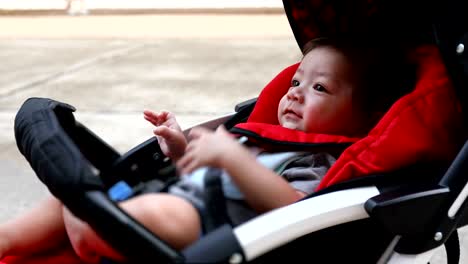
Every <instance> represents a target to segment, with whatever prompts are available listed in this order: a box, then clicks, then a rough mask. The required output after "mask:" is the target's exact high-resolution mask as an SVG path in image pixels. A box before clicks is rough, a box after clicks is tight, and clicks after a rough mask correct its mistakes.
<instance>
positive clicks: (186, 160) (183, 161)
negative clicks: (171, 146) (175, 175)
mask: <svg viewBox="0 0 468 264" xmlns="http://www.w3.org/2000/svg"><path fill="white" fill-rule="evenodd" d="M192 159H193V156H192V155H190V153H186V154H185V155H184V156H182V158H180V159H179V160H178V161H177V163H176V167H177V169H178V170H179V172H180V174H181V175H183V174H185V173H184V171H185V167H186V166H187V165H188V164H190V163H191V162H192Z"/></svg>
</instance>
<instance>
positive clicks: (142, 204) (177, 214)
mask: <svg viewBox="0 0 468 264" xmlns="http://www.w3.org/2000/svg"><path fill="white" fill-rule="evenodd" d="M121 207H122V208H123V209H124V210H125V211H127V212H128V213H129V214H130V215H131V216H133V217H134V218H135V219H137V220H138V221H140V222H141V223H142V224H143V225H144V226H145V227H146V228H148V229H149V230H150V231H152V232H153V233H155V234H156V235H158V236H159V237H160V238H161V239H162V240H164V241H166V242H168V243H169V244H170V245H171V246H173V247H174V248H176V249H182V248H184V247H186V246H187V245H189V244H191V243H193V242H194V241H196V240H197V239H198V238H199V236H200V232H201V225H200V218H199V215H198V212H197V210H196V209H195V208H194V207H193V206H192V204H190V203H189V202H187V201H186V200H184V199H182V198H180V197H177V196H174V195H170V194H165V193H154V194H145V195H141V196H137V197H135V198H132V199H130V200H127V201H125V202H123V203H122V204H121Z"/></svg>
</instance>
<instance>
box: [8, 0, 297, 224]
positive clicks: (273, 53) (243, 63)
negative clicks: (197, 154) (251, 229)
mask: <svg viewBox="0 0 468 264" xmlns="http://www.w3.org/2000/svg"><path fill="white" fill-rule="evenodd" d="M299 58H300V51H299V48H298V46H297V44H296V42H295V39H294V37H293V35H292V32H291V29H290V27H289V23H288V21H287V18H286V16H285V14H284V11H283V7H282V2H281V0H231V1H224V0H223V1H220V0H171V1H168V0H113V1H110V0H73V1H67V0H0V61H2V63H1V64H0V175H1V177H0V193H1V197H2V198H1V199H0V211H1V214H0V222H2V221H5V220H7V219H9V218H11V217H12V216H14V215H17V214H18V213H20V212H22V211H24V210H26V209H27V208H30V207H31V206H32V205H33V204H34V203H35V202H37V200H39V199H42V198H43V197H44V196H45V195H46V194H47V190H46V189H45V187H44V186H43V185H42V184H41V183H40V182H39V180H38V179H37V178H36V176H35V175H34V173H33V171H32V169H31V168H30V167H29V164H27V162H26V160H25V159H24V158H23V157H22V156H21V154H20V153H19V151H18V150H17V147H16V143H15V139H14V132H13V126H14V117H15V115H16V113H17V111H18V109H19V107H20V106H21V104H22V103H23V102H24V101H25V100H26V99H27V98H29V97H48V98H53V99H56V100H59V101H63V102H66V103H69V104H71V105H73V106H75V107H76V108H77V112H76V117H77V119H78V121H80V122H81V123H83V124H84V125H86V126H87V127H88V128H90V129H91V130H92V131H94V132H95V133H96V134H97V135H99V136H100V137H101V138H103V139H104V140H105V141H106V142H108V143H109V144H110V145H111V146H113V147H114V148H116V149H117V150H118V151H119V152H121V153H124V152H126V151H128V150H129V149H131V148H132V147H134V146H136V145H138V144H139V143H141V142H143V141H145V140H146V139H148V138H149V137H151V136H152V126H151V125H149V123H147V122H146V121H145V120H144V119H143V116H142V111H143V110H144V109H146V108H148V109H153V110H162V109H165V110H170V111H173V112H174V113H175V114H176V115H177V117H178V120H179V122H180V123H181V125H182V127H183V128H187V127H190V126H193V125H195V124H197V123H199V122H202V121H207V120H210V119H212V118H214V117H217V116H220V115H225V114H227V113H230V112H232V111H233V110H234V106H235V104H237V103H239V102H242V101H244V100H247V99H250V98H252V97H255V96H257V95H258V93H259V91H260V90H261V89H262V88H263V87H264V85H265V84H267V83H268V82H269V81H270V80H271V79H272V78H273V77H274V76H275V75H276V74H277V73H279V72H280V71H281V70H282V69H283V68H285V67H287V66H289V65H291V64H293V63H295V62H297V61H298V60H299Z"/></svg>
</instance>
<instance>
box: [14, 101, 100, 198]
mask: <svg viewBox="0 0 468 264" xmlns="http://www.w3.org/2000/svg"><path fill="white" fill-rule="evenodd" d="M73 111H75V109H74V107H72V106H70V105H68V104H64V103H60V102H57V101H54V100H51V99H45V98H30V99H28V100H27V101H26V102H25V103H24V104H23V105H22V107H21V108H20V110H19V111H18V113H17V115H16V118H15V138H16V143H17V146H18V149H19V150H20V152H21V153H22V154H23V155H24V157H25V158H26V160H27V161H28V162H29V164H30V165H31V167H32V169H33V170H34V172H35V173H36V174H37V176H38V177H39V179H40V180H41V181H42V182H43V183H44V184H45V185H46V186H47V187H48V188H49V190H50V192H51V193H52V194H53V195H54V196H56V197H57V198H59V199H60V200H62V201H68V200H70V199H75V198H74V197H76V196H80V194H81V193H82V192H83V191H86V190H97V189H101V188H102V183H101V181H100V180H99V178H97V177H95V175H94V173H93V171H92V167H91V165H90V163H89V162H88V161H87V160H86V159H85V158H84V157H83V155H82V154H81V152H80V150H79V149H78V148H77V147H76V146H75V144H74V143H73V141H72V140H71V139H70V137H68V135H67V133H66V132H65V131H64V130H63V128H62V125H61V122H60V121H59V119H58V116H61V117H62V118H63V119H66V121H64V123H74V122H75V120H74V117H73V114H72V112H73Z"/></svg>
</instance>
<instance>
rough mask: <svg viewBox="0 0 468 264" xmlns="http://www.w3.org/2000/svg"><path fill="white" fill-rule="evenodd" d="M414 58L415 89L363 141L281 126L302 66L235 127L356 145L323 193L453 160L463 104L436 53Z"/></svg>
mask: <svg viewBox="0 0 468 264" xmlns="http://www.w3.org/2000/svg"><path fill="white" fill-rule="evenodd" d="M413 55H414V57H413V59H414V60H415V61H416V62H417V63H418V65H419V66H418V70H417V81H416V86H415V88H414V90H413V91H412V92H411V93H409V94H407V95H405V96H403V97H402V98H400V99H399V100H398V101H397V102H395V104H394V105H393V106H392V107H391V108H390V109H389V111H388V112H387V113H385V115H384V116H383V117H382V119H381V120H380V121H379V122H378V124H377V125H376V126H375V127H374V128H373V129H372V130H371V131H370V132H369V134H368V135H367V136H365V137H364V138H360V139H356V138H347V137H344V136H339V135H323V134H314V133H304V132H302V131H294V130H290V129H286V128H282V127H281V126H280V125H279V124H278V120H277V113H276V109H277V106H278V103H279V101H280V99H281V97H282V96H283V95H284V94H285V93H286V91H287V90H288V89H289V87H290V80H291V78H292V76H293V74H294V72H295V70H296V69H297V67H298V64H294V65H292V66H290V67H288V68H286V69H284V70H283V71H282V72H281V73H280V74H279V75H278V76H276V77H275V78H274V79H273V80H272V81H271V82H270V83H269V84H268V85H267V86H266V87H265V88H264V90H263V91H262V92H261V94H260V96H259V98H258V101H257V104H256V106H255V109H254V110H253V112H252V114H251V116H250V117H249V119H248V121H247V122H246V123H243V124H239V125H237V126H236V127H239V128H242V129H245V130H250V131H253V132H255V133H257V134H259V135H261V136H262V137H266V138H271V139H273V140H283V141H289V142H307V143H330V142H354V143H353V144H352V145H351V146H350V147H348V148H347V149H346V150H345V151H344V152H343V153H342V154H341V156H340V157H339V158H338V160H337V161H336V163H335V164H334V165H333V166H332V168H331V169H330V170H329V171H328V173H327V174H326V175H325V177H324V179H323V180H322V182H321V183H320V185H319V186H318V190H320V189H323V188H325V187H327V186H330V185H332V184H335V183H338V182H342V181H345V180H349V179H352V178H356V177H360V176H364V175H369V174H378V173H382V172H388V171H392V170H396V169H399V168H403V167H405V166H408V165H411V164H414V163H415V162H431V161H448V160H451V159H453V157H454V155H455V154H456V153H457V151H458V149H459V147H460V138H461V133H460V132H461V127H462V126H461V124H462V117H461V110H460V107H459V104H458V100H457V99H456V96H455V93H454V91H453V89H452V86H451V83H450V80H449V78H448V75H447V73H446V69H445V66H444V64H443V62H442V60H441V58H440V55H439V52H438V50H437V48H436V47H433V46H424V47H419V48H418V49H416V50H415V51H414V53H413ZM383 81H385V80H383ZM272 109H274V110H272Z"/></svg>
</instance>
